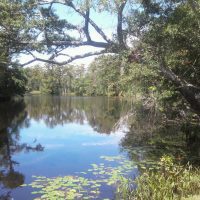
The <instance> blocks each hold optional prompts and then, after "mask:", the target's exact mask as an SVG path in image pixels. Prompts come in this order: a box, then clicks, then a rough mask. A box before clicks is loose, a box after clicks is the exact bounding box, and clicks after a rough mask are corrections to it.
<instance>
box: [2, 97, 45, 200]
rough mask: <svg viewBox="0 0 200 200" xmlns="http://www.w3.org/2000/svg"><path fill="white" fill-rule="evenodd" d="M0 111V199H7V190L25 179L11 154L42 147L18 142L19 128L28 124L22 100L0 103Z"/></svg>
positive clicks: (8, 194) (8, 197) (36, 149)
mask: <svg viewBox="0 0 200 200" xmlns="http://www.w3.org/2000/svg"><path fill="white" fill-rule="evenodd" d="M0 113H1V114H0V188H1V189H3V190H5V194H3V195H1V196H0V199H6V200H7V199H10V198H11V196H10V191H9V190H11V189H14V188H17V187H18V186H20V185H22V184H23V183H24V179H25V177H24V175H23V174H22V173H20V172H17V171H15V165H18V164H19V163H18V162H16V161H15V160H13V159H12V157H13V155H14V154H16V153H20V152H22V151H26V152H29V151H43V147H42V146H41V144H37V145H36V146H35V147H32V146H29V145H28V144H26V143H23V144H20V143H19V138H20V128H22V127H28V126H29V121H28V120H27V112H26V111H25V103H24V102H23V101H22V100H21V101H12V102H9V103H1V104H0Z"/></svg>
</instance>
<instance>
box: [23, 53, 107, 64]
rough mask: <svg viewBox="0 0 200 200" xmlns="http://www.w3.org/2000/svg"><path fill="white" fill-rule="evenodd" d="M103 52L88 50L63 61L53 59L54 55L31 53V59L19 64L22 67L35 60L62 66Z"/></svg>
mask: <svg viewBox="0 0 200 200" xmlns="http://www.w3.org/2000/svg"><path fill="white" fill-rule="evenodd" d="M104 53H107V52H106V50H103V51H98V52H89V53H85V54H82V55H76V56H73V57H70V58H69V59H68V60H67V61H63V62H58V61H55V60H53V59H54V56H51V57H50V58H49V59H43V58H38V57H36V56H35V55H33V54H32V55H33V59H32V60H30V61H28V62H26V63H23V64H20V66H22V67H24V66H26V65H29V64H31V63H33V62H36V61H39V62H45V63H49V64H55V65H60V66H62V65H66V64H69V63H71V62H73V61H75V60H78V59H82V58H87V57H91V56H97V55H101V54H104ZM61 55H64V54H62V53H61V54H58V55H57V56H61ZM66 56H68V55H66ZM68 57H69V56H68Z"/></svg>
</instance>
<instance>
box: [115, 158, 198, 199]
mask: <svg viewBox="0 0 200 200" xmlns="http://www.w3.org/2000/svg"><path fill="white" fill-rule="evenodd" d="M133 184H136V185H137V188H136V189H134V188H133V187H132V185H133ZM118 187H119V188H120V189H117V193H118V194H117V197H118V199H120V200H129V199H130V200H132V199H134V200H149V199H151V200H161V199H162V200H170V199H171V200H182V199H185V200H186V199H188V200H189V199H191V200H193V199H196V198H197V197H199V196H198V195H200V170H199V169H195V168H192V166H191V165H189V164H188V165H186V166H183V165H178V164H175V163H174V162H173V159H172V158H171V157H169V156H163V157H162V158H161V159H160V162H158V164H157V166H156V167H153V168H146V169H144V166H143V173H142V174H141V175H140V176H139V177H137V178H136V179H135V180H131V179H125V178H124V179H122V181H121V182H120V184H119V186H118Z"/></svg>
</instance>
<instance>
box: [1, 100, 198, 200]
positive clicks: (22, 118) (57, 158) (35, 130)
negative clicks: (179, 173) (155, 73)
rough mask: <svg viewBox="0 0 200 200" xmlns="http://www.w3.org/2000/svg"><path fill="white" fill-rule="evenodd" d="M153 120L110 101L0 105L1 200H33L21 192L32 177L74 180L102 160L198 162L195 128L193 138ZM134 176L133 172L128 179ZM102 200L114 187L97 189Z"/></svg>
mask: <svg viewBox="0 0 200 200" xmlns="http://www.w3.org/2000/svg"><path fill="white" fill-rule="evenodd" d="M156 118H159V115H155V113H153V111H152V110H145V109H143V108H140V107H138V106H137V105H134V104H133V103H131V102H130V101H125V100H123V101H122V100H119V99H114V98H110V99H109V98H103V97H52V96H32V97H26V98H25V100H24V102H23V101H18V102H12V103H1V104H0V199H11V198H13V199H15V200H23V199H25V200H29V199H34V198H35V197H36V196H35V195H33V194H31V192H32V189H31V188H30V187H20V185H22V184H25V183H31V182H32V181H33V177H32V176H33V175H34V176H46V177H50V178H51V177H57V176H66V175H71V176H75V175H76V174H77V172H83V171H87V170H88V169H89V168H90V167H91V164H93V163H96V164H99V163H101V162H102V158H101V156H118V155H123V156H124V157H127V159H130V160H131V161H132V162H133V165H135V166H137V164H136V163H137V162H138V161H142V160H144V159H146V158H148V159H151V160H152V159H157V158H159V156H161V155H162V154H163V152H165V153H170V154H173V155H174V156H175V157H181V158H185V159H186V160H188V159H189V158H190V159H191V160H195V161H197V162H198V161H199V156H200V147H199V146H200V145H199V144H200V138H199V136H198V135H199V134H198V135H197V134H196V133H197V132H199V130H200V129H199V127H196V128H195V129H194V131H193V133H192V135H191V134H190V132H189V133H188V132H187V131H186V132H183V131H182V129H181V128H180V127H177V126H175V127H174V126H173V127H172V128H170V127H167V129H164V128H163V127H160V126H159V129H158V128H157V127H158V124H157V121H156ZM195 131H196V132H195ZM174 132H176V135H174ZM152 134H154V135H152ZM166 141H168V142H169V141H170V142H169V143H167V142H166ZM134 163H135V164H134ZM138 173H139V172H138V169H137V167H136V168H134V169H133V171H132V173H131V176H133V177H134V176H137V175H138ZM103 198H110V199H113V198H114V188H112V187H106V186H105V187H102V188H101V195H100V199H103Z"/></svg>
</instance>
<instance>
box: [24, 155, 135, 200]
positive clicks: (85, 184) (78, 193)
mask: <svg viewBox="0 0 200 200" xmlns="http://www.w3.org/2000/svg"><path fill="white" fill-rule="evenodd" d="M101 159H102V160H103V161H104V163H100V164H91V168H90V169H88V171H87V172H80V173H78V174H80V175H77V176H64V177H60V176H59V177H53V178H48V177H45V176H33V178H34V181H33V182H32V183H30V184H28V185H23V186H28V187H32V188H33V189H34V191H33V192H32V194H33V195H37V196H38V197H36V198H35V200H41V199H44V200H66V199H69V200H73V199H99V195H100V192H101V187H102V185H104V186H105V185H107V186H108V187H115V188H117V184H119V182H120V180H121V177H123V176H128V175H130V173H131V172H132V170H133V167H134V166H133V163H132V162H131V161H129V160H127V158H125V157H123V156H113V157H112V156H101ZM110 162H112V163H113V162H114V163H115V165H114V166H113V165H112V164H110ZM88 175H89V177H91V178H90V179H89V178H86V177H85V176H88ZM108 199H109V198H106V199H104V200H108Z"/></svg>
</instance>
